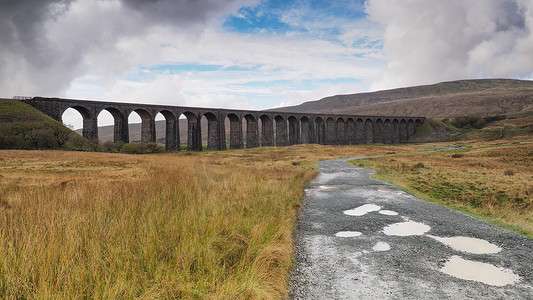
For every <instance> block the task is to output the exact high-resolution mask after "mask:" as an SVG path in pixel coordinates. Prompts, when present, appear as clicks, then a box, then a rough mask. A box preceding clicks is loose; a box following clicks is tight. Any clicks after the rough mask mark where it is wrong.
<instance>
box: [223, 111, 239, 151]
mask: <svg viewBox="0 0 533 300" xmlns="http://www.w3.org/2000/svg"><path fill="white" fill-rule="evenodd" d="M226 118H228V119H229V147H230V149H242V148H243V142H242V121H241V119H240V118H239V116H237V115H236V114H233V113H230V114H228V115H227V116H226ZM224 146H225V145H224Z"/></svg>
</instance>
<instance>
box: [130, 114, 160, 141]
mask: <svg viewBox="0 0 533 300" xmlns="http://www.w3.org/2000/svg"><path fill="white" fill-rule="evenodd" d="M139 121H140V122H139ZM139 127H140V129H141V130H140V135H139V134H136V135H134V134H132V132H133V130H132V129H138V128H139ZM128 130H129V132H130V142H132V143H141V144H148V143H155V138H156V137H155V119H154V117H153V116H152V115H150V113H149V112H148V111H146V110H144V109H142V108H137V109H134V110H133V111H131V112H130V113H129V115H128Z"/></svg>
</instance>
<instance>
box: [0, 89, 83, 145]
mask: <svg viewBox="0 0 533 300" xmlns="http://www.w3.org/2000/svg"><path fill="white" fill-rule="evenodd" d="M91 147H92V146H91V143H90V142H89V141H87V140H86V139H85V138H83V137H82V136H80V135H79V134H77V133H75V132H74V131H72V130H70V129H68V128H67V127H65V126H64V125H63V124H62V123H61V122H58V121H56V120H54V119H53V118H51V117H49V116H47V115H46V114H44V113H42V112H40V111H39V110H37V109H35V108H33V107H32V106H30V105H27V104H25V103H22V102H20V101H18V100H12V99H0V149H78V150H84V149H90V148H91Z"/></svg>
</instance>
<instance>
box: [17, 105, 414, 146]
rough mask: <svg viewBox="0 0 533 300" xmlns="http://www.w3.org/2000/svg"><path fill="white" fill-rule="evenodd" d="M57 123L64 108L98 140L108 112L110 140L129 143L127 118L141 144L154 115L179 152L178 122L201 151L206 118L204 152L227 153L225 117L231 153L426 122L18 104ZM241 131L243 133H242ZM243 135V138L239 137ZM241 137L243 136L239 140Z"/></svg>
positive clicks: (399, 131) (389, 133) (398, 132)
mask: <svg viewBox="0 0 533 300" xmlns="http://www.w3.org/2000/svg"><path fill="white" fill-rule="evenodd" d="M21 101H23V102H25V103H27V104H29V105H32V106H33V107H35V108H37V109H38V110H40V111H42V112H44V113H45V114H47V115H49V116H51V117H52V118H54V119H56V120H58V121H61V120H62V115H63V113H64V112H65V110H66V109H68V108H73V109H75V110H77V111H78V112H79V113H80V114H81V116H82V117H83V136H84V137H85V138H87V139H89V140H98V115H99V114H100V112H102V111H103V110H107V111H108V112H110V113H111V115H112V116H113V118H114V141H115V142H118V141H122V142H124V143H128V142H129V132H128V117H129V115H130V114H131V113H132V112H136V113H137V114H138V115H139V116H140V117H141V119H142V132H141V143H150V142H155V141H156V135H155V117H156V115H157V114H158V113H160V114H162V115H163V116H164V118H165V120H166V133H165V137H166V139H165V148H166V150H167V151H179V150H180V141H181V139H183V138H185V137H180V134H179V118H180V116H181V115H184V116H185V117H186V118H187V124H188V128H187V137H186V139H187V149H188V150H193V151H201V150H202V133H201V132H202V131H201V122H200V121H201V119H202V118H203V117H205V118H206V119H207V149H208V150H225V149H226V128H225V127H226V122H225V121H226V119H229V122H228V123H229V137H230V138H229V147H230V148H231V149H240V148H244V147H245V146H246V148H254V147H265V146H288V145H294V144H310V143H316V144H323V145H353V144H372V143H383V144H392V143H401V142H406V141H407V140H408V139H409V138H410V137H411V136H412V135H413V134H414V133H415V130H416V127H418V126H419V125H420V124H422V122H423V121H424V119H425V118H422V117H383V116H381V117H378V116H355V115H337V114H311V113H288V112H275V111H250V110H235V109H218V108H200V107H184V106H167V105H148V104H134V103H118V102H103V101H87V100H73V99H59V98H43V97H33V98H31V99H24V100H21ZM243 127H245V128H246V129H245V130H244V131H243ZM243 133H245V135H244V134H243ZM244 136H245V138H244Z"/></svg>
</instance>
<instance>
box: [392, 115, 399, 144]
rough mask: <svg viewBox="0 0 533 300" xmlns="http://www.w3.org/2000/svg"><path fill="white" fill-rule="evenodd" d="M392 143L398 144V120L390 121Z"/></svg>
mask: <svg viewBox="0 0 533 300" xmlns="http://www.w3.org/2000/svg"><path fill="white" fill-rule="evenodd" d="M392 142H393V143H394V144H397V143H399V142H400V122H398V119H394V120H392Z"/></svg>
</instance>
